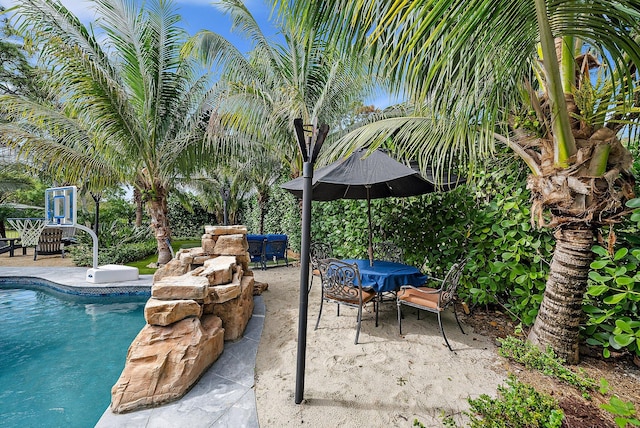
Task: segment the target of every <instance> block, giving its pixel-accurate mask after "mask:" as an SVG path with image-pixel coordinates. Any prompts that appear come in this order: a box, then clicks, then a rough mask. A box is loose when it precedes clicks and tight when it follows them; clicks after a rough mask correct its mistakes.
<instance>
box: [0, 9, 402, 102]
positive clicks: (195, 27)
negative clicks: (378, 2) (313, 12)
mask: <svg viewBox="0 0 640 428" xmlns="http://www.w3.org/2000/svg"><path fill="white" fill-rule="evenodd" d="M173 1H174V3H175V5H176V8H177V10H178V13H179V14H180V15H181V16H182V25H183V26H184V28H185V29H186V30H187V31H188V32H189V34H191V35H193V34H195V33H197V32H198V31H200V30H210V31H213V32H216V33H218V34H220V35H222V36H224V37H225V38H226V39H227V40H229V41H230V42H231V43H233V44H234V46H236V47H237V48H238V49H239V50H240V51H241V52H245V53H246V52H248V51H249V50H250V49H251V45H250V43H249V42H248V41H247V40H246V39H245V38H243V37H242V36H240V34H239V31H237V30H236V31H232V28H231V27H232V22H231V18H229V17H228V16H227V15H225V14H224V13H223V12H221V11H220V10H218V9H217V8H216V7H215V6H214V5H213V1H212V0H173ZM13 4H14V0H0V5H2V6H4V7H7V8H8V7H11V6H12V5H13ZM62 4H64V5H65V7H66V8H67V9H69V10H70V11H71V12H73V13H74V14H75V15H76V16H77V17H78V18H79V19H80V21H81V22H83V23H84V24H89V23H90V22H92V21H93V20H94V19H95V14H94V12H93V10H92V7H91V1H87V0H62ZM244 4H245V5H246V7H247V8H248V9H249V11H250V12H251V13H252V14H253V17H254V18H255V19H256V21H257V22H258V25H259V26H260V29H261V30H262V32H263V33H264V34H265V35H266V36H267V37H273V39H274V40H275V39H276V38H277V32H278V29H277V28H276V27H275V26H274V25H273V24H272V22H274V21H275V19H271V16H272V13H271V2H270V1H269V2H267V1H264V0H244ZM274 18H277V17H274ZM396 102H398V100H397V98H393V97H390V96H388V95H386V94H378V95H376V96H374V97H372V98H371V99H367V100H364V103H365V104H367V105H369V104H372V105H375V106H376V107H378V108H385V107H387V106H389V105H391V104H394V103H396Z"/></svg>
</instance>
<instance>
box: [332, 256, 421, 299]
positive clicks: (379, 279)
mask: <svg viewBox="0 0 640 428" xmlns="http://www.w3.org/2000/svg"><path fill="white" fill-rule="evenodd" d="M343 261H344V262H346V263H350V264H356V265H357V266H358V270H359V271H360V278H361V281H362V287H363V288H370V289H372V290H373V291H375V292H376V293H378V294H381V293H389V292H394V291H398V290H399V289H400V287H402V286H403V285H413V286H416V287H418V286H421V285H424V283H425V282H427V279H428V277H427V275H425V274H423V273H422V272H420V269H418V268H416V267H415V266H410V265H405V264H403V263H397V262H390V261H385V260H374V261H373V266H371V263H370V262H369V259H366V260H364V259H345V260H343Z"/></svg>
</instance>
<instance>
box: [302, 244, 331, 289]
mask: <svg viewBox="0 0 640 428" xmlns="http://www.w3.org/2000/svg"><path fill="white" fill-rule="evenodd" d="M332 257H333V250H332V249H331V244H327V243H326V242H317V241H316V242H312V243H311V244H310V245H309V263H310V264H311V279H310V280H309V288H308V291H311V286H312V285H313V277H314V276H320V270H319V269H318V260H322V259H330V258H332Z"/></svg>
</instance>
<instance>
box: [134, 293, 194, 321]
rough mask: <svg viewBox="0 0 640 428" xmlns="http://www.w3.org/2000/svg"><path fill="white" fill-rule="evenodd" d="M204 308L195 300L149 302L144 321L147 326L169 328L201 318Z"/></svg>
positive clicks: (151, 299)
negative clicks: (176, 323) (175, 324)
mask: <svg viewBox="0 0 640 428" xmlns="http://www.w3.org/2000/svg"><path fill="white" fill-rule="evenodd" d="M201 315H202V306H200V304H198V302H196V301H195V300H158V299H154V298H153V297H152V298H150V299H149V300H147V304H146V305H145V307H144V319H145V320H146V321H147V324H151V325H159V326H167V325H171V324H173V323H174V322H178V321H182V320H183V319H185V318H189V317H200V316H201Z"/></svg>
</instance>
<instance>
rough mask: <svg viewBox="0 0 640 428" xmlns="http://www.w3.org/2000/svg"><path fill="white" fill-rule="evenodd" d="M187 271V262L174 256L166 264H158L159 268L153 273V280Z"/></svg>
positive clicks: (182, 273) (179, 274)
mask: <svg viewBox="0 0 640 428" xmlns="http://www.w3.org/2000/svg"><path fill="white" fill-rule="evenodd" d="M187 272H189V264H188V263H184V262H183V261H182V260H180V259H178V258H177V257H176V258H175V259H171V260H169V262H168V263H167V264H166V265H164V266H160V268H158V270H156V272H155V273H154V274H153V282H157V281H160V280H161V279H162V278H166V277H169V276H181V275H184V274H185V273H187Z"/></svg>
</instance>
